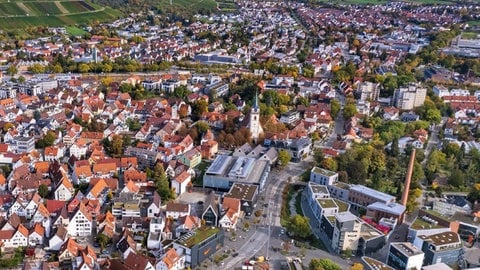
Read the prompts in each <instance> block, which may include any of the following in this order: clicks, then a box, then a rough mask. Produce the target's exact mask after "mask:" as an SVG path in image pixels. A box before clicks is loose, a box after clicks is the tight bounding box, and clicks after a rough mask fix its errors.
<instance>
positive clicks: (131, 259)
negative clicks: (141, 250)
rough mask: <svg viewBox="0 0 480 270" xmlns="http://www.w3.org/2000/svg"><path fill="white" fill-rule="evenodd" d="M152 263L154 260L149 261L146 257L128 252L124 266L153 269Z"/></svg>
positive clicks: (141, 269)
mask: <svg viewBox="0 0 480 270" xmlns="http://www.w3.org/2000/svg"><path fill="white" fill-rule="evenodd" d="M154 264H155V263H154V260H153V261H152V262H151V261H150V259H149V258H148V257H146V256H144V255H141V254H136V253H133V252H130V253H129V254H128V256H127V257H126V258H125V266H126V267H127V268H128V269H135V270H155V267H154Z"/></svg>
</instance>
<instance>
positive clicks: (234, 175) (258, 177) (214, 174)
mask: <svg viewBox="0 0 480 270" xmlns="http://www.w3.org/2000/svg"><path fill="white" fill-rule="evenodd" d="M269 172H270V166H269V162H268V161H267V160H261V159H255V158H250V157H243V156H238V157H233V156H225V155H218V156H217V157H216V158H215V160H214V161H213V163H212V164H211V165H210V167H209V168H208V169H207V171H206V172H205V175H204V176H203V186H204V187H210V188H214V189H217V190H224V191H229V190H230V188H231V187H232V186H233V184H234V183H241V184H250V185H257V186H259V188H260V190H263V187H264V185H265V181H266V179H267V176H268V173H269Z"/></svg>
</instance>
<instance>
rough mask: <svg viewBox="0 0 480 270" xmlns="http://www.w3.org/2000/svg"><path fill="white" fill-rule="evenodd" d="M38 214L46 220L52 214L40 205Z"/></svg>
mask: <svg viewBox="0 0 480 270" xmlns="http://www.w3.org/2000/svg"><path fill="white" fill-rule="evenodd" d="M37 213H39V214H40V215H41V216H42V217H44V218H48V217H50V212H49V211H48V209H47V208H46V207H45V205H43V204H39V205H38V208H37Z"/></svg>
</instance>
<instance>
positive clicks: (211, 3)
mask: <svg viewBox="0 0 480 270" xmlns="http://www.w3.org/2000/svg"><path fill="white" fill-rule="evenodd" d="M156 5H157V6H158V8H159V9H160V10H161V11H162V12H163V13H165V14H170V13H171V14H177V15H193V14H196V13H201V14H208V13H211V12H213V11H215V10H216V9H217V2H215V0H159V1H158V2H156Z"/></svg>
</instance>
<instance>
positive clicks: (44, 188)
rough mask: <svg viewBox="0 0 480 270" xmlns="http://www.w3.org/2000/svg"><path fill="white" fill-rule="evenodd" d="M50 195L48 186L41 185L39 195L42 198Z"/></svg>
mask: <svg viewBox="0 0 480 270" xmlns="http://www.w3.org/2000/svg"><path fill="white" fill-rule="evenodd" d="M48 193H50V191H49V190H48V187H47V185H45V184H41V185H40V186H39V187H38V195H40V197H42V198H46V197H47V196H48Z"/></svg>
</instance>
